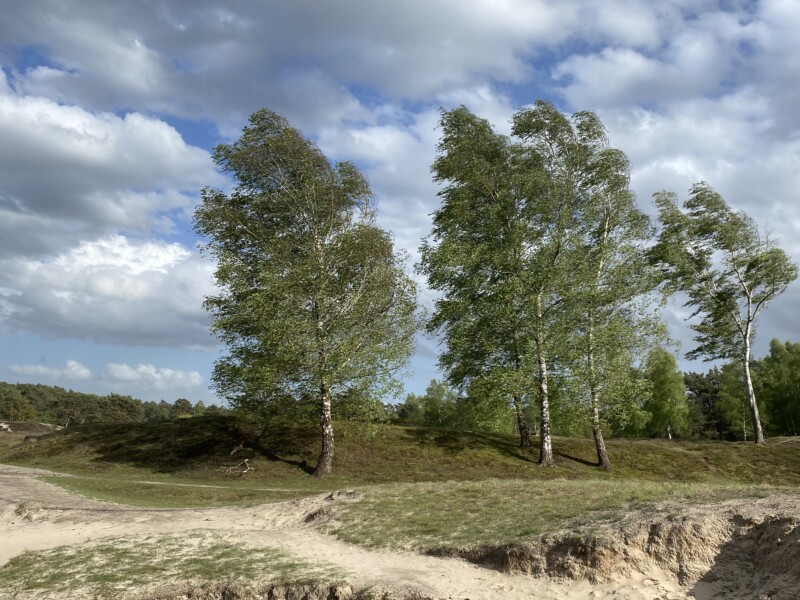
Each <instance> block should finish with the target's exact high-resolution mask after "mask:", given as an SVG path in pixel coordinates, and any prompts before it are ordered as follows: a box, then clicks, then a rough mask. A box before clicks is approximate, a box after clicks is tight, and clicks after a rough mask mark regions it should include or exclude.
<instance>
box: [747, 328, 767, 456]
mask: <svg viewBox="0 0 800 600" xmlns="http://www.w3.org/2000/svg"><path fill="white" fill-rule="evenodd" d="M750 331H751V328H750V324H749V323H748V324H747V329H746V330H745V336H744V353H743V356H742V370H743V371H744V384H745V387H746V388H747V399H748V401H749V402H750V411H751V412H752V414H753V433H754V434H755V442H756V444H759V445H760V446H763V445H765V444H766V443H767V442H766V441H765V440H764V431H763V430H762V429H761V417H760V416H759V414H758V404H756V392H755V390H754V389H753V378H752V377H751V376H750Z"/></svg>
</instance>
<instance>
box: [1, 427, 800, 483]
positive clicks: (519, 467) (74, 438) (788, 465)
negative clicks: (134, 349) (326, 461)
mask: <svg viewBox="0 0 800 600" xmlns="http://www.w3.org/2000/svg"><path fill="white" fill-rule="evenodd" d="M335 431H336V458H335V469H334V473H335V474H334V476H333V478H332V483H334V482H335V483H336V484H342V485H344V484H360V483H387V482H422V481H470V480H481V479H486V478H499V479H556V478H559V479H591V478H602V479H608V480H614V479H642V480H649V481H674V482H707V483H728V482H740V483H748V484H749V483H752V484H770V485H798V484H800V438H772V439H770V440H768V444H767V446H765V447H759V446H756V445H754V444H751V443H737V442H712V441H678V440H671V441H667V440H654V439H614V440H610V441H609V442H608V448H609V452H610V455H611V460H612V463H613V468H612V470H611V471H607V472H606V471H601V470H599V469H597V468H596V467H595V466H594V464H595V460H596V458H595V451H594V445H593V442H592V440H590V439H576V438H556V439H555V440H554V450H555V455H556V466H555V467H553V468H547V469H543V468H541V467H539V466H538V465H537V464H536V457H537V455H538V450H537V448H536V447H534V448H532V449H527V450H521V449H520V448H519V447H518V444H517V438H516V437H514V436H509V435H503V434H494V433H479V432H462V431H451V430H443V429H433V428H424V427H409V426H403V425H366V424H358V423H352V422H341V423H336V426H335ZM37 433H39V432H38V431H37ZM2 435H4V434H0V436H2ZM5 435H7V434H5ZM242 442H244V449H242V450H240V451H238V452H236V453H235V454H234V455H231V451H232V450H233V449H234V448H235V447H237V446H239V445H240V444H241V443H242ZM318 452H319V434H318V427H317V425H316V424H314V423H308V424H297V423H286V422H273V423H271V424H270V425H268V426H266V427H263V428H262V427H260V426H259V425H257V424H256V423H254V422H253V421H251V420H248V419H247V418H244V417H241V416H238V415H233V414H227V415H214V416H203V417H193V418H187V419H176V420H171V421H156V422H149V423H122V424H90V425H81V426H74V427H73V426H70V427H68V428H66V429H62V430H60V431H55V432H52V433H44V434H43V435H39V436H38V437H37V439H36V441H35V443H30V440H28V443H22V442H21V441H19V440H18V439H17V443H10V440H8V441H7V442H6V443H2V442H0V461H2V462H11V463H17V464H25V465H29V466H37V467H45V468H51V469H55V470H61V471H66V472H73V473H90V472H91V473H97V472H99V471H119V470H123V471H124V470H131V471H136V472H149V473H170V474H172V475H176V476H186V477H193V478H197V477H207V476H209V475H211V474H213V473H214V472H216V471H217V470H218V469H219V468H220V467H225V466H230V465H234V464H236V463H238V462H240V461H241V460H243V459H245V458H247V459H248V460H249V461H250V462H251V464H253V465H254V466H256V469H255V470H254V471H252V472H248V475H247V477H248V480H256V481H258V480H268V481H273V482H274V481H284V480H285V481H289V480H297V481H306V480H310V479H311V478H310V477H309V473H310V472H311V471H312V470H313V466H314V464H315V462H316V458H317V455H318Z"/></svg>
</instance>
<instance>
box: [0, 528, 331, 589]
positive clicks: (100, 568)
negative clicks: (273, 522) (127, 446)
mask: <svg viewBox="0 0 800 600" xmlns="http://www.w3.org/2000/svg"><path fill="white" fill-rule="evenodd" d="M344 576H345V574H344V573H343V572H341V571H340V570H339V569H337V568H334V567H333V566H330V565H319V564H317V565H312V564H310V563H307V562H305V561H301V560H298V559H296V558H295V557H292V556H290V555H288V554H286V553H284V552H281V551H279V550H275V549H269V548H249V547H242V545H241V544H238V543H236V541H235V540H234V539H233V538H231V537H230V536H223V535H220V534H214V535H211V534H199V533H197V534H189V535H186V534H183V535H161V536H151V537H147V538H117V539H114V540H110V541H106V542H102V543H99V544H97V545H94V546H89V547H85V546H83V547H66V546H64V547H60V548H55V549H53V550H46V551H40V552H25V553H24V554H21V555H20V556H17V557H16V558H13V559H11V561H9V562H8V563H7V564H6V565H5V566H3V568H2V569H0V596H2V597H14V594H20V593H22V592H32V591H53V590H58V591H59V593H60V594H63V597H67V596H70V595H71V594H74V593H76V592H77V591H80V592H81V593H83V594H85V595H87V596H88V597H92V598H117V597H119V596H120V595H121V594H122V593H124V592H125V591H129V590H132V589H140V588H143V587H146V586H151V585H162V584H167V583H170V582H183V581H195V582H214V581H230V582H242V583H245V584H247V583H250V582H253V581H254V580H258V581H274V582H279V583H281V584H282V585H307V584H312V583H313V584H322V585H325V584H333V583H337V582H340V581H342V580H343V578H344ZM4 594H8V596H6V595H4Z"/></svg>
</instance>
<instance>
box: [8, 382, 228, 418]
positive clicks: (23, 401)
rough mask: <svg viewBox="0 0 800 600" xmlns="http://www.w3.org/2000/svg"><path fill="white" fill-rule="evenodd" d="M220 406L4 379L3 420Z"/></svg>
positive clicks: (169, 413)
mask: <svg viewBox="0 0 800 600" xmlns="http://www.w3.org/2000/svg"><path fill="white" fill-rule="evenodd" d="M225 410H227V409H224V408H220V407H219V406H215V405H210V406H206V405H205V404H204V403H203V401H202V400H201V401H199V402H197V403H196V404H192V403H191V402H190V401H189V400H187V399H186V398H178V399H177V400H176V401H175V402H174V403H172V404H170V403H169V402H166V401H164V400H161V401H160V402H153V401H147V402H143V401H141V400H138V399H136V398H133V397H131V396H123V395H121V394H108V395H107V396H98V395H96V394H84V393H82V392H75V391H72V390H66V389H64V388H62V387H57V386H51V385H41V384H33V383H4V382H0V420H7V421H39V422H42V423H52V424H55V425H61V426H67V425H74V424H81V423H100V422H117V423H120V422H122V423H125V422H142V421H159V420H165V419H173V418H178V417H187V416H195V415H202V414H212V413H219V412H223V411H225Z"/></svg>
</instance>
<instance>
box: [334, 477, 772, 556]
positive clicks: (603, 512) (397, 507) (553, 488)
mask: <svg viewBox="0 0 800 600" xmlns="http://www.w3.org/2000/svg"><path fill="white" fill-rule="evenodd" d="M780 489H781V488H772V487H768V486H749V485H726V486H720V485H711V484H704V483H679V482H665V483H661V482H653V481H630V480H629V481H625V480H611V481H599V480H565V479H561V480H548V481H537V482H533V481H520V480H498V479H490V480H484V481H471V482H444V483H442V482H437V483H416V484H407V483H406V484H395V485H384V486H375V487H370V488H366V489H364V490H362V491H363V492H364V494H365V497H364V499H363V500H362V501H360V502H356V503H348V504H343V505H341V506H339V507H338V511H337V516H336V521H337V524H336V525H332V526H330V527H329V529H328V530H329V531H330V532H331V533H333V534H335V535H336V536H337V537H339V538H341V539H342V540H345V541H347V542H351V543H356V544H361V545H365V546H370V547H394V548H405V549H413V550H422V551H428V552H433V551H448V550H469V549H473V548H480V547H497V546H503V545H508V544H512V545H513V544H517V543H520V542H524V541H526V540H530V539H531V538H532V537H535V536H538V535H540V534H543V533H549V532H553V531H557V530H561V529H564V528H572V527H579V526H584V525H586V524H594V525H596V524H598V523H600V522H603V521H608V522H611V521H616V520H618V519H619V518H620V517H621V516H622V515H624V514H625V513H627V512H630V511H631V510H635V509H642V508H647V509H648V511H654V510H656V503H659V502H663V501H680V502H682V503H686V502H698V503H699V502H717V501H720V500H727V499H731V498H753V497H763V496H767V495H770V494H773V493H775V492H776V491H779V490H780ZM783 491H785V490H783Z"/></svg>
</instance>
